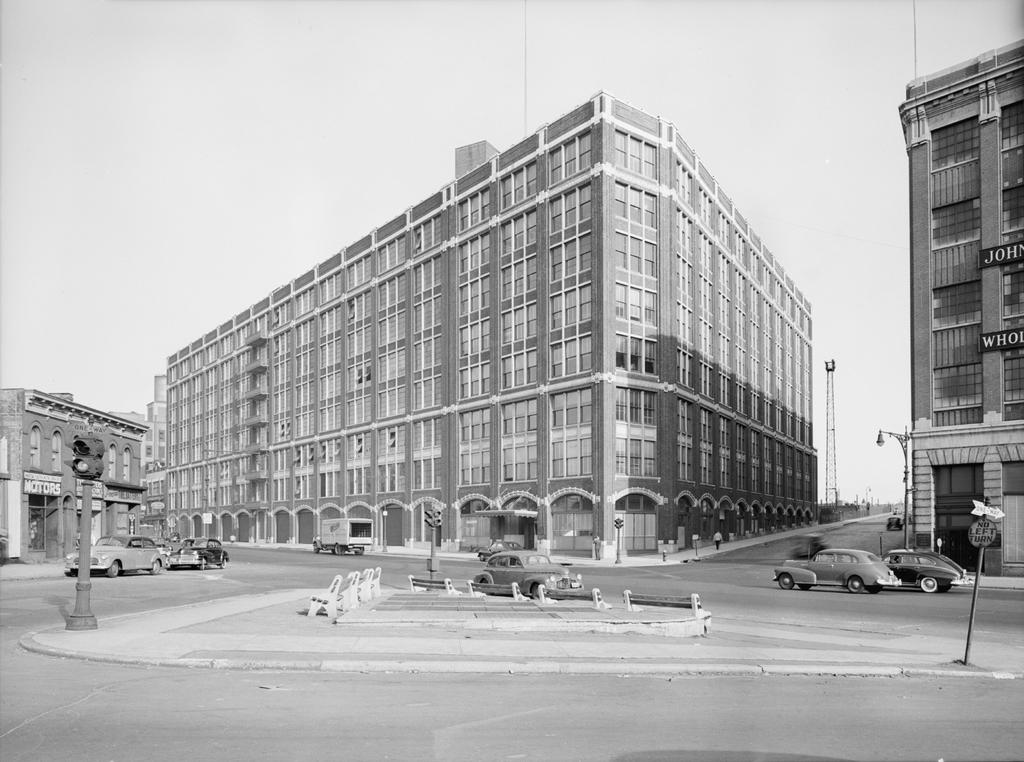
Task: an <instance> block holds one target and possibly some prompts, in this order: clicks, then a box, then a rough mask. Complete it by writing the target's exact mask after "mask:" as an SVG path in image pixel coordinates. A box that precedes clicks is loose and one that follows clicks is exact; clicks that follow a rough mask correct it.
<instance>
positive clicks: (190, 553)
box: [168, 537, 228, 569]
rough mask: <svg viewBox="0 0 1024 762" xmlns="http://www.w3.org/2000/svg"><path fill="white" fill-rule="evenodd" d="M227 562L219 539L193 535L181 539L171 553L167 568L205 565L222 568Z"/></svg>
mask: <svg viewBox="0 0 1024 762" xmlns="http://www.w3.org/2000/svg"><path fill="white" fill-rule="evenodd" d="M227 562H228V552H227V551H226V550H225V549H224V546H223V545H221V544H220V540H215V539H213V538H212V537H193V538H190V539H188V540H182V541H181V547H180V548H178V549H177V550H176V551H174V552H173V553H171V558H170V561H169V565H168V568H170V569H177V568H179V567H182V566H189V567H192V568H196V569H205V568H206V567H207V566H219V567H220V568H222V569H223V568H224V564H226V563H227Z"/></svg>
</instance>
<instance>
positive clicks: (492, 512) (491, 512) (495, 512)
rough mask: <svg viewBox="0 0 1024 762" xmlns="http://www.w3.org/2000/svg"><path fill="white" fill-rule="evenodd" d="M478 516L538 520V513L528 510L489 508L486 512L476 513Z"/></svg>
mask: <svg viewBox="0 0 1024 762" xmlns="http://www.w3.org/2000/svg"><path fill="white" fill-rule="evenodd" d="M474 513H475V515H477V516H521V517H523V518H527V519H535V518H537V511H532V510H530V509H528V508H488V509H487V510H485V511H474Z"/></svg>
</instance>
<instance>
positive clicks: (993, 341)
mask: <svg viewBox="0 0 1024 762" xmlns="http://www.w3.org/2000/svg"><path fill="white" fill-rule="evenodd" d="M1019 347H1024V328H1010V329H1008V330H1005V331H993V332H992V333H983V334H981V347H980V349H981V351H982V352H997V351H999V350H1001V349H1017V348H1019Z"/></svg>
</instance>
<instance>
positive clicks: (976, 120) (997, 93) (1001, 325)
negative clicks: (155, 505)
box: [900, 42, 1024, 575]
mask: <svg viewBox="0 0 1024 762" xmlns="http://www.w3.org/2000/svg"><path fill="white" fill-rule="evenodd" d="M900 118H901V120H902V122H903V129H904V134H905V137H906V143H907V154H908V157H909V168H910V225H911V231H910V249H911V252H910V268H911V269H910V276H911V354H912V356H911V370H912V390H911V391H912V406H913V410H912V417H913V433H912V444H913V488H914V493H913V515H912V517H911V520H912V523H911V531H912V533H913V534H912V536H913V541H914V543H915V545H916V546H918V547H924V548H937V547H939V546H940V544H941V549H942V552H943V553H945V554H947V555H950V556H952V557H953V558H954V559H956V560H957V561H958V562H959V563H961V564H963V565H965V566H967V567H969V568H971V569H973V568H974V567H975V566H976V565H977V557H978V551H977V550H976V549H975V548H973V547H972V546H971V545H970V543H969V541H968V538H967V530H968V528H969V527H970V525H971V522H972V519H973V518H974V517H973V516H972V515H971V509H972V506H973V503H972V501H973V500H978V501H984V500H985V499H988V500H989V501H990V502H991V503H992V504H993V505H997V506H1000V507H1002V509H1003V511H1005V512H1006V518H1005V519H1004V520H1003V522H1002V526H1001V532H1000V539H999V540H997V542H996V544H995V545H993V546H992V547H991V548H990V550H988V551H987V556H986V558H987V561H986V571H987V572H990V573H1001V574H1005V575H1024V42H1017V43H1014V44H1013V45H1009V46H1007V47H1004V48H1001V49H999V50H994V51H991V52H988V53H985V54H983V55H980V56H978V57H977V58H975V59H973V60H971V61H966V62H964V63H961V64H957V65H956V66H953V67H952V68H949V69H946V70H945V71H941V72H937V73H935V74H930V75H928V76H925V77H921V78H920V79H916V80H914V81H913V82H911V83H910V84H909V85H908V86H907V100H906V101H905V102H904V103H903V104H902V105H901V106H900Z"/></svg>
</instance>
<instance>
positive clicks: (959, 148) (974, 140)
mask: <svg viewBox="0 0 1024 762" xmlns="http://www.w3.org/2000/svg"><path fill="white" fill-rule="evenodd" d="M979 145H980V141H979V131H978V122H977V120H974V119H965V120H964V121H962V122H957V123H956V124H951V125H949V126H948V127H941V128H939V129H937V130H934V131H933V132H932V169H933V170H935V169H941V168H942V167H947V166H949V165H951V164H957V163H959V162H961V161H968V160H970V159H976V158H978V147H979Z"/></svg>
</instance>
